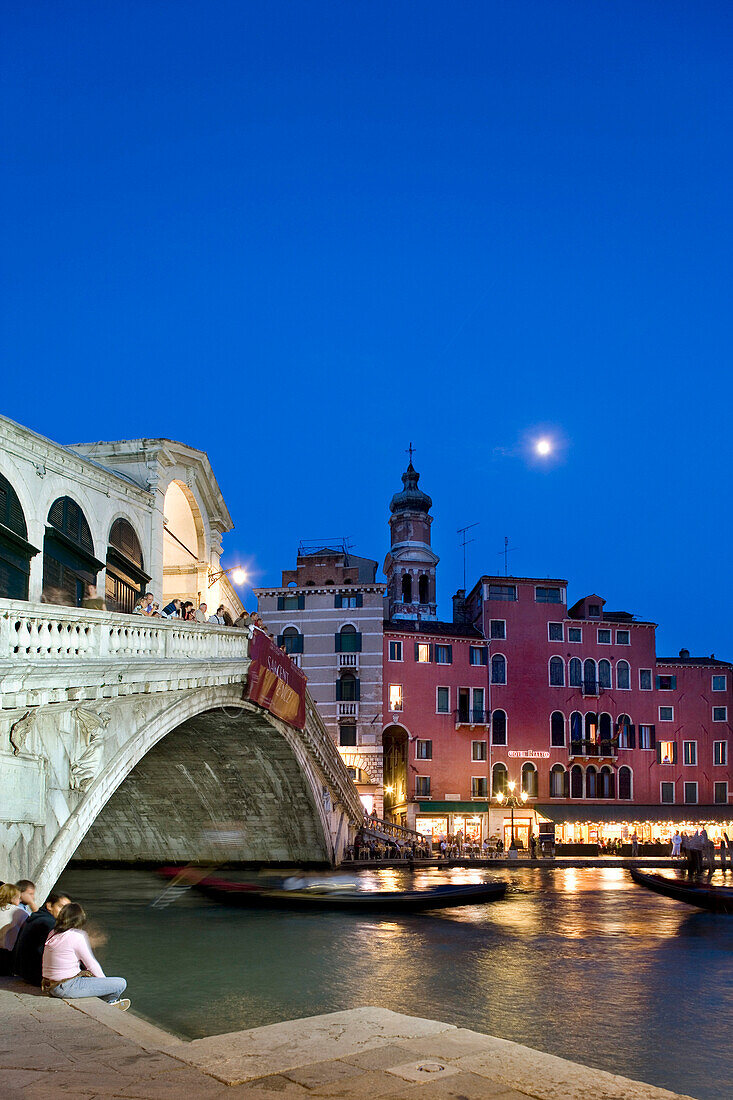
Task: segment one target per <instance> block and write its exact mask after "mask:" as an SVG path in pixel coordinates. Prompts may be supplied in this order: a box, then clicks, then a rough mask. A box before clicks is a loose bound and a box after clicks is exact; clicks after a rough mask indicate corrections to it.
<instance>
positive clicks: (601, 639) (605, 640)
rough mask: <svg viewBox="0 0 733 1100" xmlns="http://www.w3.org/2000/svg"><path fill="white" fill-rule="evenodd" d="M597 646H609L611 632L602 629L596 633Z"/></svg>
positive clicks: (604, 628)
mask: <svg viewBox="0 0 733 1100" xmlns="http://www.w3.org/2000/svg"><path fill="white" fill-rule="evenodd" d="M598 644H599V645H610V644H611V631H610V630H608V629H606V627H603V628H601V629H599V631H598Z"/></svg>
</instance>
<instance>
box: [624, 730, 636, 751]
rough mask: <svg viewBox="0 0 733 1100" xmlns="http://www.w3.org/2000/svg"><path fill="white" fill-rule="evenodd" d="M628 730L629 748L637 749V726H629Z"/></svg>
mask: <svg viewBox="0 0 733 1100" xmlns="http://www.w3.org/2000/svg"><path fill="white" fill-rule="evenodd" d="M626 730H627V734H628V741H629V748H630V749H635V748H636V726H627V727H626Z"/></svg>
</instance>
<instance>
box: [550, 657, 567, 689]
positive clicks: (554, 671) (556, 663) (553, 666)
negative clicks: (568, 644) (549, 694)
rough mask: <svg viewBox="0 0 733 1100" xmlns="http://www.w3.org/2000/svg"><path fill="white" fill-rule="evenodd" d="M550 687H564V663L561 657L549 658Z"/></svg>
mask: <svg viewBox="0 0 733 1100" xmlns="http://www.w3.org/2000/svg"><path fill="white" fill-rule="evenodd" d="M550 686H551V687H565V662H564V661H563V659H562V657H550Z"/></svg>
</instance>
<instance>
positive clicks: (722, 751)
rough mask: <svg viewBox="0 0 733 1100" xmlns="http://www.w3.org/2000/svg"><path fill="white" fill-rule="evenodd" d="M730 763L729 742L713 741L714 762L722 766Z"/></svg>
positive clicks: (717, 765)
mask: <svg viewBox="0 0 733 1100" xmlns="http://www.w3.org/2000/svg"><path fill="white" fill-rule="evenodd" d="M727 763H728V742H727V741H713V764H714V765H715V766H716V767H718V768H720V767H725V766H726V765H727Z"/></svg>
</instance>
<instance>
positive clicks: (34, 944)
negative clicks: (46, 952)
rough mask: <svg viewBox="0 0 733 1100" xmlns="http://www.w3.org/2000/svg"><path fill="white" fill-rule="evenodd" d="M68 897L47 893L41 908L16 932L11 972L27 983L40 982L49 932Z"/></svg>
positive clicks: (66, 903) (35, 983)
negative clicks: (42, 961)
mask: <svg viewBox="0 0 733 1100" xmlns="http://www.w3.org/2000/svg"><path fill="white" fill-rule="evenodd" d="M68 904H69V899H68V898H67V897H66V895H65V894H49V895H48V897H47V898H46V902H45V904H44V906H43V908H42V909H39V910H38V911H37V912H36V913H32V914H31V916H30V917H29V918H28V920H27V921H26V922H25V924H24V925H23V926H22V928H21V930H20V932H19V933H18V938H17V940H16V941H15V950H14V951H13V972H14V974H15V975H16V976H17V977H18V978H22V979H23V980H24V981H26V982H28V984H29V985H40V984H41V960H42V958H43V949H44V947H45V946H46V939H47V937H48V934H49V932H50V931H51V929H52V928H53V926H54V924H55V923H56V918H57V916H58V915H59V913H60V912H61V910H62V909H63V907H64V906H65V905H68Z"/></svg>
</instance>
